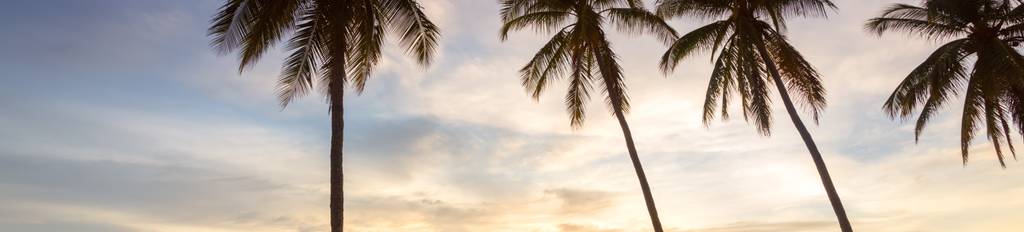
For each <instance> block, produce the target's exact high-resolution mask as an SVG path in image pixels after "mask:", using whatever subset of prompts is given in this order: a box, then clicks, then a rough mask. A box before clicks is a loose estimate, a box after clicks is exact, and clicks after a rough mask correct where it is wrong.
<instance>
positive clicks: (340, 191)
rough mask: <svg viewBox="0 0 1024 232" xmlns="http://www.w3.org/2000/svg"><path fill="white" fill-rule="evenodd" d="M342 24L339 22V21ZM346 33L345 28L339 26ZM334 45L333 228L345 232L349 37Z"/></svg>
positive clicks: (331, 91)
mask: <svg viewBox="0 0 1024 232" xmlns="http://www.w3.org/2000/svg"><path fill="white" fill-rule="evenodd" d="M339 25H340V24H339ZM339 30H341V31H342V34H344V30H345V29H344V28H343V27H342V28H339ZM340 40H341V41H339V43H336V44H334V46H332V47H333V48H332V50H335V51H338V52H335V53H334V54H341V55H336V56H335V57H334V60H332V61H331V62H332V63H333V64H332V66H334V68H333V69H331V71H330V72H331V74H330V75H331V79H330V81H329V83H327V84H328V86H327V92H328V95H330V96H329V97H330V105H331V203H330V204H331V232H342V230H343V229H342V228H343V227H344V224H345V172H344V168H343V165H342V164H343V161H344V159H343V158H344V152H343V149H342V147H343V145H344V143H345V79H347V78H348V74H347V73H346V70H345V56H344V54H345V53H344V48H345V47H346V46H347V43H346V42H348V41H346V40H345V38H344V37H342V38H341V39H340Z"/></svg>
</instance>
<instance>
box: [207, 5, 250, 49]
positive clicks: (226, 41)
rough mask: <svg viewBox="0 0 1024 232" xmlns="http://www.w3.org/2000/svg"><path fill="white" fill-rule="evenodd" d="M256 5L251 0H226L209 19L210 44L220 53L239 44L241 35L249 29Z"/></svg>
mask: <svg viewBox="0 0 1024 232" xmlns="http://www.w3.org/2000/svg"><path fill="white" fill-rule="evenodd" d="M256 9H257V7H253V6H252V1H251V0H228V1H227V2H225V3H224V5H223V6H221V7H220V9H219V10H218V11H217V14H215V15H214V16H213V18H212V19H210V28H209V29H208V30H207V34H208V35H210V36H212V37H213V39H212V40H211V41H210V46H212V47H213V48H214V50H216V51H217V52H218V53H220V54H227V53H230V52H232V51H234V50H235V49H236V48H238V46H241V43H242V37H244V36H245V34H246V33H247V32H248V31H249V27H250V26H251V24H252V21H253V14H255V12H254V11H255V10H256Z"/></svg>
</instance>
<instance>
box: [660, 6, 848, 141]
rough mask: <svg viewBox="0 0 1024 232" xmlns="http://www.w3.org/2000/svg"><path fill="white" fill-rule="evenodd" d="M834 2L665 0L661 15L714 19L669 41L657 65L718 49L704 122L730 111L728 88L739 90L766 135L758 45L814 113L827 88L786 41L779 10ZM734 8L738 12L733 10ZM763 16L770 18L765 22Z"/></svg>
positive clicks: (803, 10) (666, 67) (817, 9)
mask: <svg viewBox="0 0 1024 232" xmlns="http://www.w3.org/2000/svg"><path fill="white" fill-rule="evenodd" d="M831 7H833V5H832V4H831V3H830V2H828V1H819V0H805V1H796V0H791V1H771V0H750V1H724V0H663V1H659V5H658V8H657V13H658V14H660V15H663V16H665V17H679V16H692V17H696V18H701V19H710V20H715V21H713V22H712V23H710V24H708V25H705V26H703V27H700V28H697V29H696V30H693V31H692V32H690V33H687V34H685V35H683V36H682V37H680V39H679V40H676V41H675V42H674V43H672V45H671V47H670V48H669V50H668V51H667V52H666V53H665V54H664V55H663V56H662V59H661V68H662V70H663V71H666V72H669V71H672V70H674V69H676V65H677V64H678V63H679V62H680V61H682V60H683V59H685V58H687V57H689V56H691V55H694V54H696V53H701V52H712V53H713V54H717V57H716V58H715V57H713V58H712V60H713V61H714V69H713V71H712V75H711V81H710V82H709V83H708V91H707V95H706V97H705V101H704V114H703V119H704V123H705V124H707V123H710V121H711V120H713V119H714V118H715V117H716V115H721V117H722V118H723V119H727V118H728V117H729V112H728V111H726V108H727V106H728V104H729V103H730V102H731V101H732V100H733V99H730V98H729V97H730V95H732V93H738V96H739V97H740V99H738V100H739V101H740V104H741V105H742V106H743V107H742V109H743V116H744V119H746V120H748V121H752V122H753V123H754V125H756V126H757V128H758V131H759V132H760V133H762V134H764V135H768V134H770V132H771V131H770V129H771V122H772V121H771V118H772V117H771V107H770V104H771V100H770V97H769V94H770V89H771V88H772V87H771V86H770V85H771V81H772V80H771V77H770V76H769V74H768V73H767V72H768V71H769V70H767V69H766V67H765V64H764V60H763V58H762V56H761V54H760V53H759V52H758V49H759V48H758V46H762V45H763V46H764V47H765V49H766V50H767V52H768V54H767V55H768V56H769V57H772V59H773V61H774V63H775V65H777V66H778V70H779V72H780V74H782V79H783V81H785V82H786V84H787V85H788V86H789V87H788V89H789V90H790V91H791V92H792V93H795V97H796V98H797V99H799V100H800V102H801V103H803V105H804V106H805V108H806V109H807V110H809V111H810V112H811V113H812V115H813V117H814V118H815V119H817V116H818V113H819V111H821V110H822V109H823V108H824V107H825V105H826V103H825V89H824V87H822V85H821V80H820V79H819V74H818V72H817V71H815V70H814V68H813V67H812V66H811V65H810V64H809V63H808V62H807V61H806V60H804V58H803V56H802V55H800V53H799V52H798V51H796V49H795V48H793V46H792V45H790V44H789V42H788V41H786V38H785V36H783V35H782V34H781V32H780V31H779V28H785V19H784V17H782V16H785V15H787V14H794V15H824V14H825V10H827V9H828V8H831ZM733 9H737V10H740V11H739V12H741V13H734V12H733ZM763 20H768V21H769V22H765V21H763Z"/></svg>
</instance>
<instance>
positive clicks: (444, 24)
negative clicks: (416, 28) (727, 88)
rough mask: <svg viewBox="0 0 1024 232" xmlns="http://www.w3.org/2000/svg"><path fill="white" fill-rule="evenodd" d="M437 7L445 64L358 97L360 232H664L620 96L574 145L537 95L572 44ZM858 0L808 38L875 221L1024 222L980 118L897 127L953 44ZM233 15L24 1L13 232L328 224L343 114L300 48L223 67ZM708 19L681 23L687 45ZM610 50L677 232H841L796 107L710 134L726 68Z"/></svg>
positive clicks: (795, 30)
mask: <svg viewBox="0 0 1024 232" xmlns="http://www.w3.org/2000/svg"><path fill="white" fill-rule="evenodd" d="M420 1H421V3H422V4H423V5H424V7H425V9H426V11H427V14H428V15H429V17H431V18H432V19H433V20H434V22H435V23H437V24H438V25H439V26H440V27H441V30H442V33H443V38H442V39H441V45H440V50H439V54H438V56H437V59H436V60H435V62H434V64H433V65H432V66H430V67H426V68H424V67H421V66H417V65H416V64H415V63H414V62H413V61H412V60H410V59H409V58H407V56H405V55H404V54H403V51H401V50H399V49H396V48H394V47H395V46H394V45H395V43H390V44H389V45H390V47H391V48H389V49H387V50H386V51H385V53H386V54H385V56H384V59H383V62H382V63H381V65H380V68H379V69H378V70H377V72H376V73H375V75H374V77H373V79H371V81H370V82H369V83H368V86H367V88H366V91H365V92H364V93H362V94H361V95H359V94H353V93H349V94H348V95H347V96H346V102H345V107H346V112H345V113H346V114H345V118H346V126H347V127H346V128H345V129H346V131H345V133H346V134H345V136H346V137H345V174H346V175H345V188H346V189H345V191H346V192H345V194H346V205H345V207H346V208H345V224H346V229H347V230H348V231H359V232H375V231H399V232H402V231H439V232H460V231H495V232H505V231H509V232H511V231H516V232H519V231H530V232H634V231H650V222H649V219H648V216H647V214H646V211H645V208H644V204H643V202H642V201H643V197H642V195H641V194H640V191H639V184H638V183H637V181H636V176H635V173H634V171H633V169H632V166H631V164H630V163H629V159H628V156H627V152H626V149H625V146H624V142H623V138H622V135H621V131H620V130H619V127H618V124H617V123H616V121H615V119H614V118H613V117H612V116H611V114H610V113H608V112H609V111H608V109H607V108H606V107H605V106H604V105H603V103H602V101H601V100H599V99H595V100H594V101H591V104H589V106H588V110H589V115H588V121H587V122H586V125H585V127H584V128H582V129H579V130H573V129H572V128H571V127H570V126H569V117H568V116H567V114H566V113H565V111H564V106H563V104H562V101H561V99H562V98H561V97H562V96H563V94H564V91H565V90H564V85H555V86H554V87H553V88H549V90H548V91H547V92H545V93H544V95H543V96H542V97H541V98H540V100H537V101H535V100H533V99H531V98H530V97H529V95H528V94H527V93H526V92H525V91H524V90H523V89H522V87H520V85H519V79H518V74H517V70H518V68H519V67H520V66H521V65H522V64H524V63H525V62H526V61H527V59H529V57H531V56H532V52H534V51H536V50H537V49H538V48H539V47H540V46H541V45H542V43H543V42H544V41H545V39H546V37H549V36H550V35H545V34H534V33H531V32H529V31H527V32H524V33H515V34H513V35H512V36H511V37H510V38H509V40H508V41H504V42H502V41H500V40H499V39H498V28H499V25H500V24H499V17H498V7H499V6H498V4H497V2H496V1H489V0H420ZM835 2H836V4H837V5H838V7H839V10H838V11H837V12H833V13H832V14H831V15H830V17H829V18H827V19H822V18H814V19H793V20H791V21H790V27H789V30H788V33H789V39H790V40H791V42H792V43H793V44H794V45H795V46H796V47H797V48H798V49H799V50H800V51H801V52H803V54H804V55H805V57H806V58H807V59H808V60H810V61H811V63H812V64H813V65H815V67H817V68H818V70H819V71H820V72H821V73H822V76H823V81H824V86H825V87H826V88H827V90H828V96H827V97H828V103H829V105H828V108H826V110H825V111H824V114H823V116H822V118H821V122H820V124H818V125H811V126H810V130H811V133H812V134H813V135H814V138H815V139H816V141H817V142H818V146H819V147H820V148H821V151H822V153H823V155H824V158H825V160H826V162H827V163H828V166H829V170H830V171H831V172H832V178H833V180H834V181H835V183H836V186H837V188H838V191H839V193H840V195H841V197H842V200H843V202H844V204H845V205H846V209H847V212H848V214H849V216H850V218H851V220H852V222H853V224H854V227H855V228H856V229H858V230H860V231H877V232H923V231H928V232H944V231H949V232H954V231H956V232H962V231H987V232H1010V231H1021V230H1024V220H1020V219H1021V218H1024V212H1021V209H1024V199H1022V198H1020V196H1022V195H1024V179H1022V178H1021V177H1022V176H1024V166H1022V164H1021V163H1019V162H1016V161H1010V162H1008V165H1007V166H1008V167H1007V168H1005V169H1003V168H1000V167H999V164H998V162H997V161H996V159H995V154H994V152H993V150H992V147H991V144H990V143H988V142H987V141H985V140H984V139H978V140H976V141H975V143H974V145H973V146H972V147H971V157H970V158H971V159H970V161H969V162H968V163H967V164H966V165H964V164H963V163H962V162H961V159H960V155H959V147H958V145H959V142H958V141H959V130H958V127H959V123H958V122H959V117H958V113H957V111H958V110H960V109H961V108H960V105H962V104H959V103H958V104H950V105H949V107H946V108H945V109H944V110H943V111H942V113H941V114H940V115H939V117H938V118H936V119H934V120H933V121H932V124H931V125H930V126H929V127H928V128H927V129H926V131H925V134H924V135H923V136H922V138H921V140H920V142H919V143H916V144H915V142H914V137H913V125H912V123H909V122H906V121H901V120H892V119H890V118H888V117H887V116H886V115H885V114H884V113H882V112H881V105H882V102H883V101H884V99H885V98H886V97H887V96H888V93H889V92H890V91H891V90H892V89H893V88H894V87H895V86H896V84H897V83H898V82H899V81H900V79H901V78H902V77H903V76H904V75H905V74H906V73H908V72H909V71H910V70H911V69H912V68H913V67H914V66H915V65H916V64H918V63H919V62H921V61H922V60H923V59H924V58H925V57H926V56H927V55H928V53H929V52H930V51H931V50H933V49H935V48H936V47H937V46H938V45H939V42H941V41H929V40H925V39H918V38H912V37H906V36H902V35H895V34H894V35H888V36H883V37H878V36H874V35H870V34H868V33H866V32H865V31H864V30H863V26H862V25H863V22H864V21H865V20H866V19H868V18H870V17H872V16H874V15H876V14H878V12H879V11H880V10H881V9H882V8H883V7H884V6H886V5H888V4H892V3H896V2H904V3H916V2H917V1H916V0H902V1H900V0H856V1H855V0H838V1H835ZM650 3H651V2H650V1H648V4H650ZM220 4H221V1H216V0H189V1H159V0H54V1H30V0H11V1H6V2H5V3H4V5H5V6H4V7H2V8H0V31H3V32H4V36H0V70H3V73H2V74H0V81H2V83H3V84H0V228H2V229H0V230H3V231H19V232H20V231H29V232H32V231H116V232H120V231H154V232H164V231H198V232H204V231H211V232H212V231H225V232H226V231H325V230H327V228H328V227H329V224H328V214H327V210H328V204H327V203H328V194H329V188H328V180H329V176H328V156H327V155H328V148H329V132H330V124H329V122H328V114H327V107H326V105H325V104H324V101H323V98H322V97H321V96H320V95H315V94H314V95H310V96H307V97H305V98H303V99H302V100H300V101H298V102H295V103H293V104H292V105H290V106H289V107H288V108H285V109H282V108H281V107H280V106H279V105H278V104H277V100H276V99H275V94H274V88H275V81H276V80H277V77H278V73H279V72H280V63H281V60H282V58H283V57H284V55H283V54H284V51H283V49H278V50H275V51H274V52H272V53H271V54H269V55H267V56H265V57H264V58H263V59H262V61H261V62H260V63H259V64H258V65H256V66H255V67H254V68H252V69H251V70H247V71H246V72H244V73H241V74H239V73H238V71H237V59H236V57H235V56H233V55H218V54H217V53H216V52H214V51H213V50H212V49H211V48H210V47H209V38H208V37H207V36H206V28H207V26H208V20H209V19H210V18H211V17H212V15H213V14H214V13H215V11H216V9H217V8H218V7H219V5H220ZM700 23H704V22H702V21H697V20H689V19H675V20H673V21H672V25H673V27H675V28H676V29H677V30H679V31H682V32H686V31H689V30H692V29H694V28H695V27H696V26H698V25H700ZM611 41H612V43H613V46H614V49H615V50H616V51H618V52H619V54H620V60H621V63H622V65H623V67H624V69H625V75H626V79H627V81H626V82H627V86H628V87H629V89H628V91H629V94H630V97H631V99H632V111H631V113H630V114H629V115H628V116H627V119H628V121H629V123H630V126H631V128H632V129H633V135H634V136H635V140H636V142H637V147H638V150H639V155H640V158H641V160H642V161H643V164H644V165H645V169H646V171H647V176H648V178H649V181H650V183H651V188H652V190H653V195H654V198H655V200H656V202H657V206H658V210H659V213H660V215H661V219H662V222H663V225H664V226H665V227H666V229H667V230H668V231H672V232H741V231H743V232H767V231H793V232H811V231H838V229H837V228H838V226H837V224H836V223H835V216H834V215H833V213H832V210H831V208H830V207H829V204H828V201H827V199H826V197H825V194H824V191H823V190H822V187H821V185H820V181H819V179H818V177H817V174H816V172H815V169H814V166H813V163H812V161H811V159H810V156H809V155H808V153H807V151H806V149H805V147H804V146H803V143H802V142H801V140H800V139H799V136H798V135H797V134H796V131H795V130H794V129H793V128H792V125H791V124H789V123H788V116H786V115H785V114H784V112H785V111H784V109H783V108H782V106H781V104H774V105H775V108H774V111H775V112H776V114H775V118H774V119H775V122H776V123H775V124H774V126H773V128H772V129H773V131H772V132H773V133H772V135H771V136H770V137H767V136H760V135H758V133H757V131H756V130H755V128H754V127H753V126H751V125H749V124H747V123H745V122H744V121H743V120H742V119H740V118H735V119H732V120H729V121H714V122H713V123H711V124H710V125H708V126H706V127H705V126H704V125H703V124H702V123H701V121H700V117H701V114H700V107H701V104H702V101H703V95H704V93H705V88H706V85H707V81H708V76H709V74H710V69H711V64H710V58H709V57H708V55H707V54H703V55H700V56H696V57H695V58H692V59H690V60H688V61H686V62H684V63H683V64H682V65H681V66H680V68H679V69H678V70H677V71H676V72H673V73H671V74H669V75H664V74H662V73H661V72H660V71H658V69H657V65H656V64H657V61H658V58H659V57H660V56H661V54H662V53H663V52H664V50H665V47H664V45H662V44H660V43H659V42H658V41H657V40H656V39H654V38H652V37H650V36H630V35H625V34H621V33H615V35H613V36H612V38H611ZM957 101H958V102H959V101H961V100H960V99H958V100H957ZM775 102H779V101H778V99H776V100H775ZM732 110H733V112H739V109H736V108H734V109H732ZM804 117H805V118H806V117H807V115H805V116H804ZM1020 140H1024V139H1019V140H1017V141H1018V143H1019V141H1020ZM1018 146H1021V145H1018Z"/></svg>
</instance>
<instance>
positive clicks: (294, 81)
mask: <svg viewBox="0 0 1024 232" xmlns="http://www.w3.org/2000/svg"><path fill="white" fill-rule="evenodd" d="M304 12H305V15H303V16H302V17H301V20H300V21H301V23H299V25H298V26H297V30H296V32H295V34H294V35H293V36H292V38H291V39H289V41H288V50H291V51H292V53H291V55H289V56H288V58H286V59H285V62H284V67H283V68H282V69H281V77H280V80H279V81H278V87H277V93H278V95H277V96H278V99H279V100H280V104H281V107H282V108H283V107H285V106H288V103H290V102H292V100H294V99H296V98H298V97H301V96H305V95H306V94H307V93H308V92H309V90H310V89H312V88H313V76H316V72H317V68H318V65H319V64H318V62H319V61H320V60H322V59H323V58H322V57H323V55H324V51H323V50H322V49H323V48H324V46H325V44H324V39H323V38H322V34H323V33H325V32H324V30H325V28H324V25H323V24H324V23H323V20H324V19H323V16H322V15H321V14H319V12H315V11H304Z"/></svg>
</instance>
